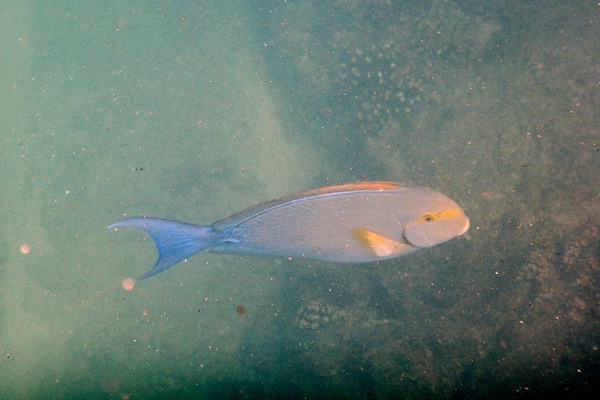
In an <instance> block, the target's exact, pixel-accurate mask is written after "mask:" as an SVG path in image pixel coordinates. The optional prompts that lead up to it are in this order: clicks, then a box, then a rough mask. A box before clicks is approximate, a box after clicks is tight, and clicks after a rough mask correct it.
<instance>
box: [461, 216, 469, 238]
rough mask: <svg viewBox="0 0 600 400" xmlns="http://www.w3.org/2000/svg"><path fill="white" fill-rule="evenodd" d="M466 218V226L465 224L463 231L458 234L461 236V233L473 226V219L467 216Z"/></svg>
mask: <svg viewBox="0 0 600 400" xmlns="http://www.w3.org/2000/svg"><path fill="white" fill-rule="evenodd" d="M465 220H466V221H465V226H464V228H463V230H462V232H461V233H459V234H458V236H460V235H462V234H463V233H465V232H466V231H468V230H469V227H470V226H471V221H470V220H469V218H467V217H465Z"/></svg>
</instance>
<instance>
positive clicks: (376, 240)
mask: <svg viewBox="0 0 600 400" xmlns="http://www.w3.org/2000/svg"><path fill="white" fill-rule="evenodd" d="M352 232H353V233H354V237H356V239H357V240H358V241H359V242H360V243H362V244H363V245H364V246H365V247H367V248H368V249H369V250H371V251H372V252H373V253H375V255H376V256H377V257H389V256H391V255H393V254H398V253H402V252H404V251H406V250H409V249H410V248H411V247H412V246H410V245H408V244H406V243H402V242H400V241H397V240H395V239H392V238H389V237H387V236H383V235H380V234H379V233H375V232H373V231H370V230H368V229H366V228H354V229H353V230H352Z"/></svg>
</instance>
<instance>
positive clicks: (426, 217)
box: [423, 214, 435, 222]
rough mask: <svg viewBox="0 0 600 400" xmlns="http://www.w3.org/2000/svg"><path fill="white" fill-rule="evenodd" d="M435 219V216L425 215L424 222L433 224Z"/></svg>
mask: <svg viewBox="0 0 600 400" xmlns="http://www.w3.org/2000/svg"><path fill="white" fill-rule="evenodd" d="M434 219H435V218H433V215H429V214H425V215H423V221H425V222H431V221H433V220H434Z"/></svg>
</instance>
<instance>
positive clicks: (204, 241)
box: [108, 217, 216, 279]
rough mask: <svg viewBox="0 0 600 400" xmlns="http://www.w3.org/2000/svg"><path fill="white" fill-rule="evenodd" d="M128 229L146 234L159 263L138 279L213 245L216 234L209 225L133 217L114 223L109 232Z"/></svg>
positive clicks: (156, 272) (162, 269) (109, 227)
mask: <svg viewBox="0 0 600 400" xmlns="http://www.w3.org/2000/svg"><path fill="white" fill-rule="evenodd" d="M121 226H127V227H132V228H138V229H141V230H142V231H145V232H148V233H149V234H150V236H152V239H154V243H155V244H156V249H157V250H158V261H156V264H155V265H154V268H152V269H151V270H150V271H148V272H146V273H145V274H144V275H142V276H140V277H139V278H138V279H145V278H148V277H150V276H152V275H156V274H158V273H159V272H162V271H164V270H165V269H167V268H170V267H172V266H173V265H175V264H177V263H178V262H180V261H183V260H185V259H186V258H188V257H190V256H192V255H193V254H196V253H197V252H199V251H201V250H204V249H206V248H209V247H212V246H214V245H215V244H216V239H215V237H216V232H215V230H214V229H213V228H212V227H211V226H201V225H193V224H186V223H183V222H177V221H170V220H167V219H159V218H147V217H133V218H127V219H123V220H121V221H117V222H115V223H114V224H112V225H109V226H108V229H112V228H118V227H121Z"/></svg>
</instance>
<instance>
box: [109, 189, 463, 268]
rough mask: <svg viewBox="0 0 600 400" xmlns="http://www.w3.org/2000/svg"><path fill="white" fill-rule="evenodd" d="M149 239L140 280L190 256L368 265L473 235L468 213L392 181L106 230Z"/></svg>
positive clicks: (130, 220) (128, 221)
mask: <svg viewBox="0 0 600 400" xmlns="http://www.w3.org/2000/svg"><path fill="white" fill-rule="evenodd" d="M121 226H128V227H134V228H138V229H141V230H143V231H145V232H148V233H149V234H150V235H151V236H152V238H153V239H154V242H155V244H156V248H157V249H158V253H159V257H158V261H157V262H156V265H155V266H154V268H152V269H151V270H150V271H148V272H146V273H145V274H143V275H142V276H141V277H140V279H143V278H147V277H149V276H152V275H155V274H157V273H159V272H161V271H164V270H166V269H167V268H169V267H172V266H173V265H175V264H177V263H178V262H180V261H183V260H184V259H186V258H188V257H190V256H191V255H193V254H195V253H197V252H199V251H201V250H204V249H210V250H212V251H214V252H218V253H237V254H257V255H272V256H283V257H301V258H311V259H317V260H324V261H334V262H344V263H362V262H372V261H380V260H385V259H389V258H394V257H399V256H401V255H404V254H407V253H410V252H412V251H415V250H418V249H421V248H424V247H431V246H434V245H436V244H440V243H443V242H445V241H447V240H450V239H452V238H455V237H458V236H460V235H462V234H463V233H465V232H466V231H467V230H468V229H469V219H468V218H467V217H466V215H465V213H464V212H463V210H462V209H461V208H460V207H459V205H458V204H456V203H455V202H454V201H452V200H451V199H450V198H448V197H447V196H445V195H443V194H442V193H439V192H436V191H434V190H431V189H429V188H424V187H418V186H411V185H403V184H400V183H394V182H358V183H349V184H345V185H336V186H326V187H322V188H319V189H314V190H309V191H306V192H301V193H297V194H293V195H290V196H286V197H282V198H279V199H276V200H272V201H269V202H266V203H263V204H259V205H257V206H254V207H251V208H248V209H247V210H244V211H242V212H239V213H237V214H234V215H232V216H230V217H227V218H224V219H222V220H220V221H217V222H215V223H214V224H212V225H204V226H201V225H193V224H187V223H183V222H176V221H169V220H165V219H158V218H148V217H134V218H127V219H124V220H121V221H117V222H115V223H114V224H112V225H110V226H109V227H108V228H109V229H110V228H117V227H121Z"/></svg>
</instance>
